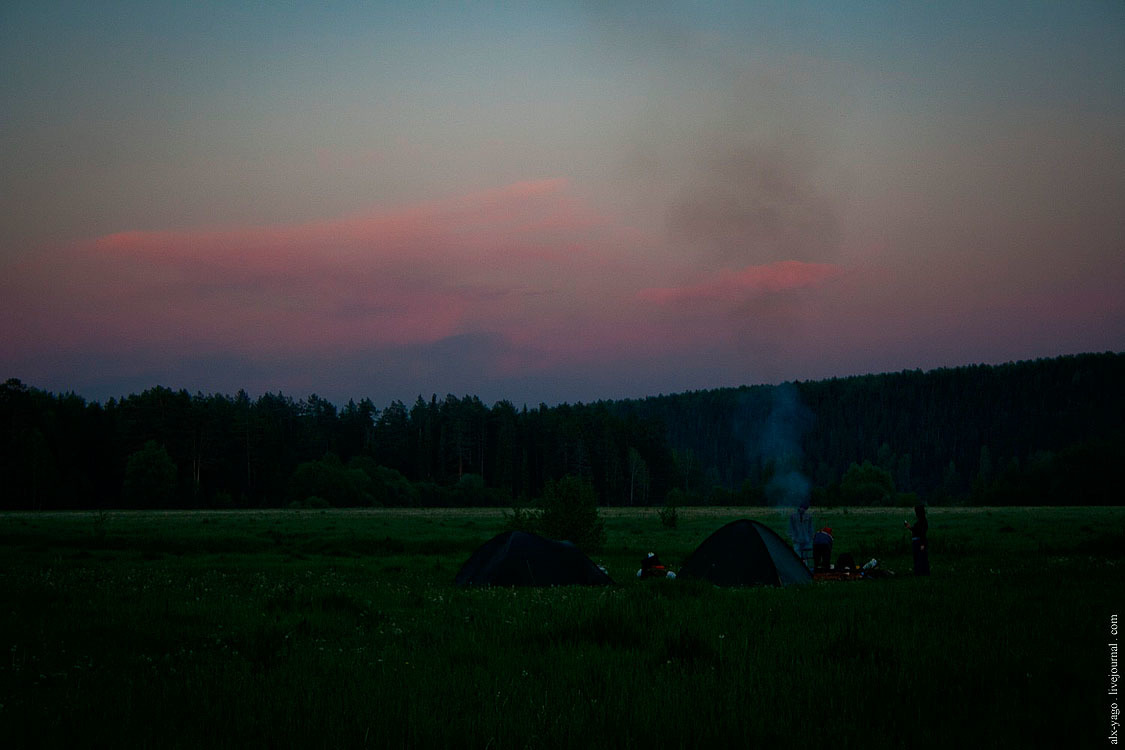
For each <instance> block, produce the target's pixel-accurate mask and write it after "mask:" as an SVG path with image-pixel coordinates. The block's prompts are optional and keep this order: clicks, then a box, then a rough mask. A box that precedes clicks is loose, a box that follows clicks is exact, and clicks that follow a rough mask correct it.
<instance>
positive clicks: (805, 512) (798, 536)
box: [789, 500, 813, 567]
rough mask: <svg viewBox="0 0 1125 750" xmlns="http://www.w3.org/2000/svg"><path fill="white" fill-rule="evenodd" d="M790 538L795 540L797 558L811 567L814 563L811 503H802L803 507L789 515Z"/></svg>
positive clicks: (805, 501) (794, 548)
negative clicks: (812, 562)
mask: <svg viewBox="0 0 1125 750" xmlns="http://www.w3.org/2000/svg"><path fill="white" fill-rule="evenodd" d="M789 538H790V539H792V540H793V551H794V552H796V553H797V557H799V558H801V561H802V562H803V563H804V564H805V567H810V565H809V563H810V562H811V561H812V538H813V518H812V513H810V512H809V501H808V500H804V501H802V502H801V507H799V508H797V510H796V511H794V512H793V513H791V514H790V515H789Z"/></svg>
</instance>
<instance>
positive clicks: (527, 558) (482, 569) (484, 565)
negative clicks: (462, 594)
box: [454, 531, 613, 586]
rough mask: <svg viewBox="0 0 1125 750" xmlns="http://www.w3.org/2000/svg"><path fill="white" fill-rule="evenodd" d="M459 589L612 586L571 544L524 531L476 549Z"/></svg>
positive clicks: (459, 576)
mask: <svg viewBox="0 0 1125 750" xmlns="http://www.w3.org/2000/svg"><path fill="white" fill-rule="evenodd" d="M454 580H455V582H456V583H457V585H459V586H571V585H586V586H597V585H604V584H610V583H613V580H612V579H611V578H610V577H609V576H608V575H606V573H605V571H603V570H602V569H601V568H599V567H598V566H597V565H595V564H594V563H593V561H591V560H590V558H588V557H586V555H584V554H583V553H582V551H581V550H580V549H578V548H577V547H575V546H574V545H573V544H571V543H570V542H556V541H554V540H553V539H544V538H543V537H541V536H538V535H536V534H529V533H527V532H524V531H506V532H504V533H503V534H497V535H496V536H494V537H492V538H491V539H489V540H488V541H487V542H485V543H484V544H482V545H481V546H480V547H478V548H477V550H476V551H475V552H473V554H472V555H470V556H469V559H468V560H466V561H465V564H464V565H462V566H461V570H459V571H458V572H457V577H456V578H455V579H454Z"/></svg>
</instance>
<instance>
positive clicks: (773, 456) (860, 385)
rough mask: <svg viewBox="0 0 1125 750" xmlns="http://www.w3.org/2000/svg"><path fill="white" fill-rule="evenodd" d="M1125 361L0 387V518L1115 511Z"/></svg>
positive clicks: (1115, 356)
mask: <svg viewBox="0 0 1125 750" xmlns="http://www.w3.org/2000/svg"><path fill="white" fill-rule="evenodd" d="M1123 386H1125V354H1120V353H1105V354H1085V355H1076V356H1065V357H1058V358H1053V359H1041V360H1035V361H1027V362H1018V363H1009V364H1006V365H1000V366H985V365H980V366H972V367H959V368H950V369H940V370H934V371H930V372H921V371H917V370H915V371H905V372H899V373H889V374H882V375H867V376H857V377H849V378H834V379H831V380H821V381H811V382H796V383H785V384H782V385H779V386H747V387H742V388H725V389H715V390H706V391H696V392H691V393H682V394H676V395H666V396H655V397H651V398H646V399H635V400H623V401H599V402H596V403H592V404H573V405H571V404H562V405H558V406H546V405H544V404H540V405H538V406H537V407H534V408H529V407H527V406H520V407H517V406H515V405H514V404H512V403H510V402H508V401H501V402H498V403H496V404H494V405H492V406H491V407H489V406H486V405H485V404H483V403H482V402H481V401H480V399H479V398H477V397H475V396H466V397H462V398H458V397H456V396H452V395H449V396H446V397H444V398H438V397H437V396H431V397H430V398H429V399H425V398H423V397H421V396H419V397H418V399H417V400H416V401H415V402H414V403H413V404H410V405H407V404H404V403H402V402H399V401H394V402H392V403H390V404H389V405H386V406H384V407H381V408H380V407H378V406H376V405H375V403H373V402H372V401H371V400H370V399H367V398H365V399H363V400H361V401H359V402H355V401H349V402H348V403H347V404H345V405H343V406H342V407H341V406H337V405H336V404H333V403H331V402H329V401H327V400H325V399H322V398H319V397H317V396H316V395H311V396H308V397H307V398H302V399H294V398H292V397H290V396H286V395H283V394H281V393H277V394H271V393H267V394H264V395H262V396H259V397H258V398H256V399H255V398H251V397H250V396H249V395H248V394H246V393H245V392H243V391H240V392H239V393H238V394H237V395H235V396H229V395H221V394H203V393H196V394H191V393H188V392H187V391H185V390H179V391H174V390H170V389H168V388H164V387H155V388H151V389H149V390H146V391H144V392H143V393H140V394H134V395H129V396H126V397H123V398H121V399H119V400H118V399H111V400H109V401H108V402H106V403H104V404H102V403H97V402H89V401H86V400H85V399H83V398H82V397H80V396H77V395H75V394H54V393H49V392H46V391H42V390H39V389H36V388H34V387H31V386H28V385H25V384H23V383H21V382H20V381H19V380H14V379H13V380H8V381H7V382H6V383H4V384H3V385H2V386H0V425H2V428H3V436H2V438H0V440H2V441H3V442H2V454H0V455H2V457H3V458H2V463H0V508H6V509H15V508H36V509H56V508H57V509H64V508H131V507H132V508H181V507H183V508H191V507H207V508H227V507H230V508H235V507H278V506H296V507H328V506H335V507H346V506H370V505H386V506H474V505H480V506H483V505H489V506H495V505H513V504H516V505H520V504H530V503H533V502H535V501H536V500H537V499H538V498H540V497H541V495H542V491H543V488H544V486H545V485H546V484H547V483H548V482H550V481H553V480H558V479H561V478H562V477H565V476H574V477H577V478H579V479H581V480H584V481H585V482H588V483H589V484H590V485H591V486H592V487H593V489H594V491H595V492H596V495H597V497H598V501H599V502H600V503H602V504H604V505H638V506H646V505H664V504H666V503H671V504H675V505H688V504H721V505H760V504H792V503H795V502H796V501H797V499H798V498H800V497H803V496H811V497H812V500H813V502H814V503H815V504H822V505H835V504H847V505H893V504H903V503H911V502H914V501H915V500H918V499H921V500H924V501H926V502H930V503H933V504H981V505H1005V504H1019V505H1036V504H1044V505H1104V504H1117V503H1119V502H1120V497H1121V493H1120V491H1119V484H1120V476H1119V475H1120V467H1121V466H1123V465H1125V388H1123Z"/></svg>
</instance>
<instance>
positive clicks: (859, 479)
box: [840, 461, 897, 506]
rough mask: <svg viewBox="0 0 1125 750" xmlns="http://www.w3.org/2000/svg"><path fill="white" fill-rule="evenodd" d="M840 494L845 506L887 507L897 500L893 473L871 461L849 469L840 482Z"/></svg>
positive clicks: (854, 464)
mask: <svg viewBox="0 0 1125 750" xmlns="http://www.w3.org/2000/svg"><path fill="white" fill-rule="evenodd" d="M840 494H841V496H842V497H841V499H842V500H843V502H844V505H866V506H871V505H874V506H885V505H893V504H894V503H895V501H896V499H897V496H896V494H895V480H894V478H893V477H892V476H891V473H890V472H889V471H887V470H886V469H883V468H881V467H879V466H876V465H874V464H873V463H871V462H870V461H864V462H863V464H862V465H860V464H856V463H853V464H852V465H851V466H849V467H848V470H847V471H846V472H844V477H843V479H841V480H840Z"/></svg>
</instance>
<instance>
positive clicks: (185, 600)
mask: <svg viewBox="0 0 1125 750" xmlns="http://www.w3.org/2000/svg"><path fill="white" fill-rule="evenodd" d="M908 514H909V509H906V508H880V509H846V508H833V509H826V510H824V511H823V512H822V517H823V518H824V519H825V520H826V521H828V522H830V523H831V524H832V526H833V527H834V529H835V530H836V538H837V544H838V549H839V550H840V551H849V552H851V553H852V554H854V556H855V558H856V559H857V560H867V559H868V558H872V557H873V558H878V559H879V561H880V565H881V567H883V568H885V569H887V570H889V571H893V572H894V575H892V576H889V577H887V578H885V579H882V580H877V581H860V582H856V583H817V582H814V583H810V584H807V585H792V586H784V587H763V586H752V587H716V586H713V585H711V584H710V583H707V582H706V581H700V580H693V579H690V578H687V577H684V576H681V577H679V578H677V579H676V580H675V581H641V580H639V579H637V578H635V576H634V572H635V571H636V569H637V567H638V564H639V562H640V560H641V559H642V557H643V556H644V555H645V554H646V553H647V552H649V551H654V550H655V551H657V552H659V553H660V555H661V557H662V558H663V559H664V560H665V561H666V562H667V563H668V565H669V566H670V567H671V568H673V569H675V570H679V569H680V567H681V565H682V564H683V563H684V561H685V560H686V559H687V558H688V557H689V556H690V555H691V554H692V552H693V550H695V548H696V547H697V546H698V545H700V543H701V542H703V541H704V540H705V539H706V538H707V537H708V536H709V535H711V534H712V533H713V532H715V531H716V530H718V529H720V528H721V527H723V526H724V525H726V524H727V523H729V522H731V521H736V520H738V519H742V518H750V519H753V520H755V521H758V522H759V523H761V524H764V525H765V526H767V527H769V528H771V529H774V530H776V531H778V532H779V533H780V532H781V530H782V528H783V525H784V518H785V511H784V510H783V509H778V508H685V509H682V510H681V520H680V523H679V525H678V527H676V528H674V529H673V528H668V527H666V526H664V525H662V524H661V523H660V521H659V519H658V518H657V517H656V514H655V512H654V510H653V509H647V508H646V509H602V515H603V518H604V519H605V521H606V539H605V543H604V545H603V546H602V548H601V550H599V551H597V552H594V553H592V554H591V559H592V560H593V561H594V562H596V563H597V564H598V565H602V566H604V567H605V568H606V570H607V572H608V574H609V576H610V577H611V578H612V579H613V580H614V583H613V584H612V585H601V586H558V587H523V586H458V585H456V584H455V583H454V577H455V575H456V574H457V572H458V570H459V569H460V568H461V567H462V565H463V564H464V563H465V562H466V561H467V560H468V559H469V558H470V557H471V555H472V554H473V552H474V550H477V549H478V548H479V547H480V546H481V545H482V544H484V543H485V542H486V541H488V540H489V539H492V538H493V537H495V536H496V535H497V534H500V533H502V532H503V531H504V530H505V512H504V511H503V510H501V509H495V508H493V509H433V510H405V509H399V510H391V509H379V510H315V511H309V510H286V511H282V510H270V511H172V512H93V513H88V512H72V513H4V514H2V515H0V558H2V559H0V596H2V597H3V601H4V606H3V607H0V633H2V634H3V641H2V645H3V647H4V649H5V651H6V653H5V654H4V657H3V660H2V662H0V736H3V737H5V738H15V741H14V742H13V743H11V744H8V746H9V747H25V746H36V745H43V746H63V745H68V746H102V747H109V746H115V747H121V746H131V747H136V746H152V747H201V746H207V747H242V746H246V745H252V746H269V747H302V748H309V747H479V748H485V747H488V748H522V747H578V746H582V747H605V748H610V747H613V748H628V747H636V748H657V747H685V748H686V747H701V748H702V747H736V746H737V747H805V746H808V745H810V744H814V743H815V744H819V743H820V741H821V739H823V740H824V741H825V742H826V744H828V745H829V746H831V747H833V748H881V747H887V748H889V747H901V746H903V745H904V744H909V745H910V746H913V747H938V746H950V745H953V744H958V745H959V744H962V743H963V741H964V740H965V738H966V737H971V738H973V739H972V744H973V745H975V746H992V747H998V746H1006V747H1007V746H1017V745H1028V744H1030V745H1032V746H1056V747H1061V746H1071V747H1076V746H1092V745H1093V744H1094V742H1103V741H1104V738H1103V734H1104V733H1103V731H1102V729H1103V728H1104V726H1103V725H1104V724H1105V721H1104V716H1103V715H1102V714H1103V712H1104V711H1103V709H1104V708H1105V706H1106V705H1108V704H1106V700H1107V699H1106V698H1105V690H1104V673H1105V671H1106V662H1105V653H1104V649H1105V643H1106V640H1107V638H1108V623H1109V619H1110V616H1111V615H1112V614H1119V611H1118V609H1116V608H1118V607H1119V606H1120V603H1121V601H1122V598H1121V593H1122V586H1121V580H1122V575H1121V574H1122V562H1123V549H1125V545H1122V544H1121V541H1122V539H1123V538H1125V510H1123V509H1122V508H1120V507H1101V508H1081V507H1076V508H1074V507H1072V508H1034V509H1027V508H1003V509H999V508H996V509H990V508H972V509H970V508H955V507H954V508H934V509H933V510H932V513H931V539H932V552H933V555H932V563H933V574H932V575H931V576H930V577H929V578H924V579H921V578H915V577H913V576H912V575H911V574H910V551H909V543H908V540H905V539H904V537H903V530H902V521H903V519H905V518H907V517H908ZM818 738H820V739H818Z"/></svg>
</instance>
